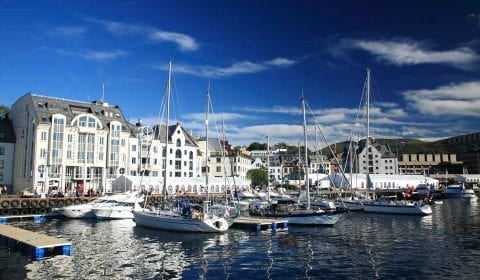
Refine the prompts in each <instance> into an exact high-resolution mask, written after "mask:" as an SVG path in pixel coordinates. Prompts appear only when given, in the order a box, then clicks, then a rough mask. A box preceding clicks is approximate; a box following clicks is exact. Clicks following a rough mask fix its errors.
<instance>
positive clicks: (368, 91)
mask: <svg viewBox="0 0 480 280" xmlns="http://www.w3.org/2000/svg"><path fill="white" fill-rule="evenodd" d="M366 106H367V139H365V148H366V156H367V174H366V175H367V177H366V181H365V184H366V187H367V189H369V184H368V174H369V173H370V150H369V148H370V147H369V146H370V68H367V100H366Z"/></svg>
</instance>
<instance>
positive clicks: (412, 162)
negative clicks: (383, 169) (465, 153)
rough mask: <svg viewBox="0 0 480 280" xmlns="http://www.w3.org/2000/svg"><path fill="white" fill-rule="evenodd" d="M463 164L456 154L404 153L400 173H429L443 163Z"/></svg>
mask: <svg viewBox="0 0 480 280" xmlns="http://www.w3.org/2000/svg"><path fill="white" fill-rule="evenodd" d="M447 162H448V163H450V164H452V165H462V162H461V161H458V160H457V155H456V154H402V155H401V158H400V160H399V161H398V170H399V173H400V174H405V175H424V174H429V173H430V172H431V170H433V169H435V167H436V166H438V165H439V164H441V163H447Z"/></svg>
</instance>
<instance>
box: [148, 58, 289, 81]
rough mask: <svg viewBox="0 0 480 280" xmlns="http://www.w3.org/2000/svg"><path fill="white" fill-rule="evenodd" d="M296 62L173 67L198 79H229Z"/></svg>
mask: <svg viewBox="0 0 480 280" xmlns="http://www.w3.org/2000/svg"><path fill="white" fill-rule="evenodd" d="M295 63H296V61H294V60H291V59H288V58H283V57H277V58H274V59H272V60H267V61H262V62H251V61H241V62H236V63H234V64H232V65H230V66H226V67H217V66H210V65H200V66H197V65H189V64H177V65H176V66H175V72H177V73H184V74H189V75H194V76H199V77H206V78H222V77H230V76H235V75H241V74H252V73H258V72H262V71H266V70H269V69H273V68H283V67H288V66H291V65H293V64H295ZM154 68H155V69H162V70H163V69H164V66H163V65H161V66H159V65H155V66H154Z"/></svg>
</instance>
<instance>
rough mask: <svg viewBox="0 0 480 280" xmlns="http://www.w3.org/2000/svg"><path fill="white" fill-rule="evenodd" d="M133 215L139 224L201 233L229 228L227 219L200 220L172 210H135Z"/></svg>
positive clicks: (223, 230)
mask: <svg viewBox="0 0 480 280" xmlns="http://www.w3.org/2000/svg"><path fill="white" fill-rule="evenodd" d="M133 216H134V221H135V223H136V224H137V225H139V226H144V227H149V228H157V229H163V230H171V231H183V232H200V233H218V232H225V231H227V230H228V223H227V221H226V220H225V219H224V218H219V217H213V218H205V219H204V220H198V219H193V218H190V217H185V216H182V215H180V214H178V213H176V212H171V211H158V212H157V211H134V212H133Z"/></svg>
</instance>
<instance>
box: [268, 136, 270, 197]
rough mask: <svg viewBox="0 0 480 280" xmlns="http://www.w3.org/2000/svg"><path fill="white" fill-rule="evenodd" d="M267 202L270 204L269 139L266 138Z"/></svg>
mask: <svg viewBox="0 0 480 280" xmlns="http://www.w3.org/2000/svg"><path fill="white" fill-rule="evenodd" d="M267 201H268V202H270V139H269V137H268V136H267Z"/></svg>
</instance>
